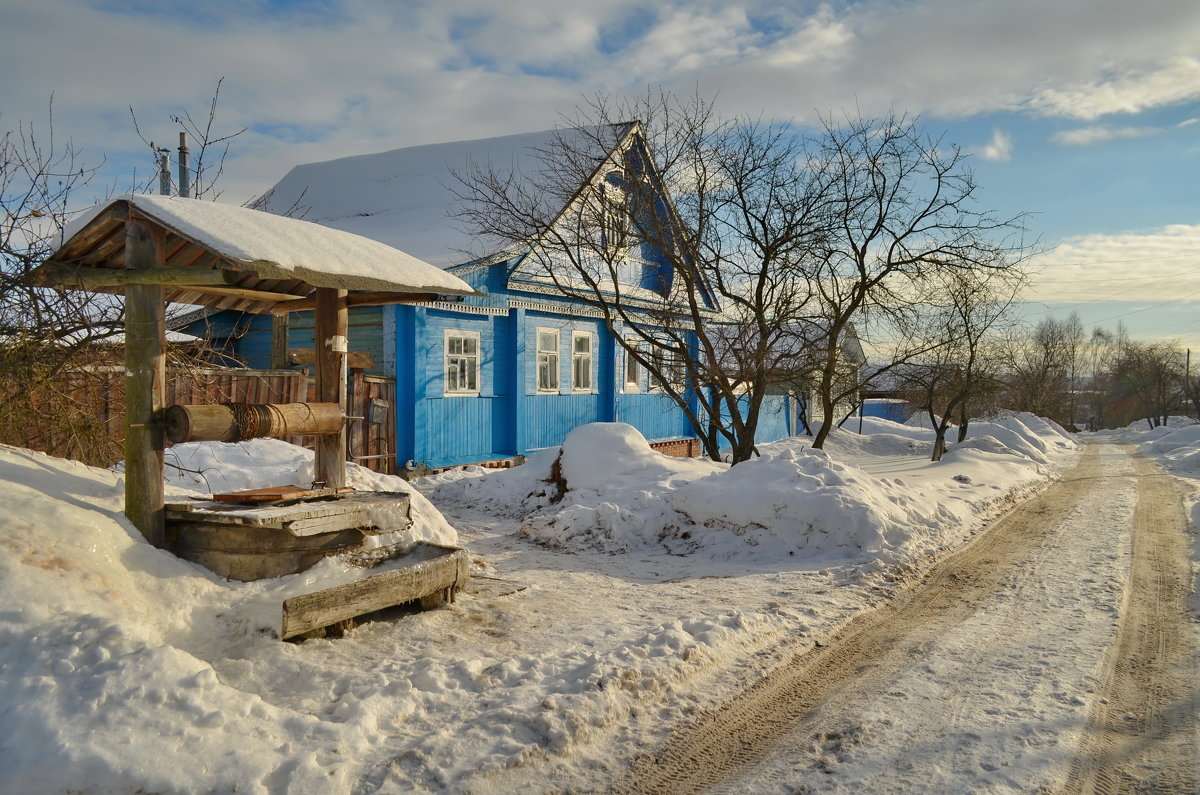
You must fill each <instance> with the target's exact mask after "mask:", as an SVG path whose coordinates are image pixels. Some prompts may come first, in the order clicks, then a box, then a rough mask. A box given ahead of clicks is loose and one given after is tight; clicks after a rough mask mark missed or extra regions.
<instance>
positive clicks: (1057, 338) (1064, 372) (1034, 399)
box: [1005, 318, 1080, 425]
mask: <svg viewBox="0 0 1200 795" xmlns="http://www.w3.org/2000/svg"><path fill="white" fill-rule="evenodd" d="M1079 330H1080V327H1079V325H1078V321H1077V319H1076V321H1075V322H1072V321H1071V320H1069V319H1068V320H1059V319H1057V318H1045V319H1044V320H1042V321H1041V322H1039V323H1038V324H1037V326H1035V327H1034V328H1033V330H1032V331H1031V332H1024V333H1013V334H1010V335H1009V337H1008V340H1007V341H1006V344H1005V356H1006V358H1007V371H1008V374H1007V379H1008V382H1009V398H1008V402H1009V405H1010V406H1011V407H1012V408H1013V409H1015V410H1017V411H1028V412H1030V413H1032V414H1036V415H1038V416H1040V417H1049V418H1051V419H1053V420H1055V421H1056V422H1059V423H1062V424H1063V425H1070V424H1071V416H1070V414H1071V411H1072V399H1073V398H1072V393H1073V389H1074V385H1073V384H1072V372H1073V369H1074V368H1075V367H1076V366H1077V365H1076V364H1075V359H1076V358H1077V356H1078V351H1079V349H1080V339H1079Z"/></svg>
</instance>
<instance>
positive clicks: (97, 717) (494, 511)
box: [0, 415, 1200, 793]
mask: <svg viewBox="0 0 1200 795" xmlns="http://www.w3.org/2000/svg"><path fill="white" fill-rule="evenodd" d="M971 427H972V436H971V438H970V439H968V440H967V442H965V443H964V444H962V445H958V446H956V447H952V449H951V452H950V453H949V454H948V455H947V456H946V459H945V460H943V461H942V462H940V463H937V464H931V463H929V462H928V460H927V457H928V452H929V447H930V438H931V433H930V432H929V431H927V430H924V429H921V428H919V427H910V426H902V425H896V424H894V423H889V422H886V421H880V420H876V421H870V420H868V421H867V424H866V426H865V427H864V431H865V432H866V433H865V434H864V435H858V434H857V433H852V432H850V431H838V432H836V433H835V434H834V435H833V436H832V437H831V438H830V442H829V444H828V445H827V450H826V451H824V452H822V451H812V450H809V449H807V444H808V441H807V440H806V439H804V438H796V439H792V440H789V441H786V442H779V443H775V444H772V445H766V446H764V447H763V449H762V452H763V453H764V455H763V457H762V458H760V459H756V460H754V461H751V462H747V463H745V464H741V465H739V466H737V467H734V468H732V469H731V468H729V467H728V466H726V465H721V464H714V463H711V462H707V461H699V460H679V459H668V458H665V457H663V456H660V455H658V454H657V453H653V452H651V451H650V450H649V448H648V447H646V446H645V443H644V441H643V440H641V439H640V437H638V436H637V434H636V432H635V431H633V430H632V429H631V428H629V427H628V426H623V425H599V426H595V425H594V426H584V427H582V428H580V429H577V431H575V432H574V433H573V434H572V436H571V437H570V438H569V439H568V440H567V442H566V443H565V444H564V446H563V448H562V450H561V451H560V450H558V449H554V450H551V451H546V452H544V453H542V454H540V455H539V456H535V457H534V458H532V459H531V460H530V461H529V462H528V463H527V464H525V465H524V466H522V467H519V468H517V469H514V470H508V471H501V472H495V473H490V474H483V472H482V470H467V471H456V472H453V473H447V474H444V475H441V476H437V477H435V478H430V479H427V480H426V481H425V482H423V483H420V484H417V486H418V488H419V489H420V490H421V491H423V492H424V493H425V494H427V495H428V496H429V497H430V498H431V502H432V505H431V504H429V503H426V502H424V501H423V500H422V499H421V498H420V495H417V496H416V497H415V499H414V506H415V508H414V510H415V512H416V513H415V515H416V516H417V519H418V522H417V525H418V528H419V532H420V533H422V534H424V535H425V536H426V537H429V538H433V539H437V540H442V541H446V540H448V539H449V538H451V537H452V534H453V533H454V530H452V529H450V527H449V526H448V525H447V524H446V522H445V521H444V520H443V519H442V518H441V515H440V514H439V513H438V510H437V509H435V508H434V507H433V505H436V506H437V508H440V509H441V512H442V514H444V515H445V517H446V519H448V520H449V524H450V525H453V526H454V527H455V528H456V529H457V532H458V538H459V541H460V542H461V543H463V544H464V545H465V546H467V547H468V549H469V550H470V552H471V557H472V561H473V565H474V569H475V570H474V574H476V575H477V576H476V578H475V579H474V580H473V582H472V585H471V586H470V588H469V589H468V591H467V593H466V594H464V595H463V596H462V597H461V598H460V599H459V601H458V602H457V603H456V604H455V605H454V606H453V607H451V608H448V609H443V610H437V611H432V612H429V613H424V614H404V613H403V611H393V612H392V613H391V614H389V616H387V617H386V620H378V621H372V622H369V623H365V624H363V625H362V626H360V627H359V628H358V629H357V630H355V631H354V632H352V633H350V635H349V636H348V637H347V638H345V639H342V640H336V641H333V640H310V641H306V642H304V643H301V644H289V643H280V642H279V641H278V640H276V639H275V638H274V637H273V636H272V634H271V631H270V629H269V627H270V626H272V625H273V621H274V619H275V614H274V612H273V611H275V610H277V608H278V602H279V601H280V600H281V599H282V598H285V597H286V596H290V595H292V594H294V593H300V592H304V591H305V590H311V589H314V588H317V587H322V586H323V585H324V584H325V583H327V582H331V581H336V579H337V577H339V576H341V573H340V572H339V571H338V566H337V565H335V564H334V563H333V562H332V561H327V562H325V563H323V564H321V565H320V566H318V567H316V568H314V569H313V570H311V571H310V572H306V573H304V574H301V575H294V576H291V577H284V578H280V579H279V580H273V581H265V582H259V583H234V582H227V581H224V580H222V579H220V578H218V577H216V576H214V575H212V574H211V573H209V572H207V571H206V570H204V569H202V568H199V567H197V566H194V565H192V564H189V563H186V562H183V561H180V560H178V559H176V558H174V557H173V556H171V555H169V554H167V553H164V552H162V551H159V550H155V549H153V548H151V547H149V546H147V545H146V544H145V543H144V542H142V541H141V539H140V537H139V536H138V535H137V533H136V532H135V531H133V530H132V529H131V528H130V526H129V525H128V524H127V523H126V522H125V520H124V519H123V517H122V516H121V515H120V510H121V493H122V492H121V483H120V475H119V474H117V473H113V472H108V471H104V470H97V469H92V468H88V467H85V466H82V465H79V464H75V463H72V462H68V461H63V460H60V459H54V458H49V457H46V456H43V455H40V454H36V453H30V452H28V451H22V450H17V449H14V448H0V493H2V494H3V498H2V501H0V504H3V506H4V509H3V514H2V517H0V523H2V524H0V528H2V530H0V549H2V550H3V555H0V572H2V573H0V600H2V604H3V606H2V607H0V635H2V636H3V640H2V642H0V716H2V720H0V749H2V750H3V754H2V755H0V791H13V792H25V791H30V792H32V791H38V792H62V791H67V790H85V791H98V792H103V791H111V792H128V791H133V790H138V789H142V790H146V791H218V792H225V791H229V792H232V791H239V792H284V791H288V792H322V793H324V792H353V791H375V790H376V789H382V790H383V791H411V790H414V789H415V790H442V789H447V788H448V789H452V790H487V789H495V788H500V787H508V786H515V785H519V784H530V783H536V782H538V781H539V780H544V778H545V777H547V776H548V775H549V773H550V771H559V772H560V773H561V772H562V771H567V772H568V773H575V774H577V775H579V776H580V777H584V776H586V771H587V770H588V769H589V766H590V765H592V764H594V763H596V762H597V761H598V760H602V759H605V758H609V757H611V756H613V755H618V756H622V755H628V754H630V753H632V752H633V751H634V750H635V749H637V748H639V747H644V744H645V743H646V742H650V741H653V740H654V739H655V737H656V736H657V735H656V734H655V732H658V731H661V730H662V728H663V726H664V725H665V724H666V722H667V721H673V720H677V719H678V718H680V717H681V716H683V715H686V714H688V713H689V712H691V711H694V710H696V709H699V708H703V707H705V706H708V705H711V704H712V703H714V702H716V701H719V700H720V699H721V698H722V697H723V696H724V695H727V694H729V693H730V692H733V690H734V689H736V688H737V687H738V686H739V685H744V683H745V681H746V680H747V678H748V677H750V676H753V675H754V674H755V673H756V672H761V670H762V669H763V668H764V667H766V666H768V665H770V663H771V662H772V656H771V654H772V648H773V645H774V644H775V643H777V642H778V640H779V639H780V638H783V637H789V638H794V637H811V638H813V639H814V640H817V639H820V638H822V637H823V636H825V635H826V634H828V633H829V632H831V631H832V630H833V629H834V628H835V627H836V626H838V625H840V624H841V623H842V622H844V621H845V620H846V619H847V618H848V617H850V616H852V615H853V614H855V613H856V612H858V611H861V610H862V609H864V608H866V607H869V606H870V605H872V604H874V603H876V602H878V601H879V600H880V599H882V598H885V597H886V595H887V594H888V593H889V592H890V591H891V590H892V589H894V588H896V587H897V586H898V584H901V583H903V582H905V581H907V580H909V579H911V578H912V577H913V576H915V575H916V574H918V573H919V572H920V571H921V570H922V569H923V568H924V567H925V566H927V565H928V564H929V562H930V561H931V560H932V559H933V558H935V557H936V556H938V555H939V554H941V553H943V552H945V551H947V550H950V549H953V548H956V547H958V546H960V545H961V544H962V543H963V542H964V541H965V540H966V539H968V538H969V537H970V536H971V535H972V534H973V533H975V532H976V531H977V530H978V529H979V527H981V526H982V524H983V522H984V521H985V519H986V518H987V517H989V516H992V515H994V514H996V513H997V512H1000V511H1002V510H1004V508H1005V507H1006V506H1007V505H1009V504H1011V503H1012V501H1013V500H1014V499H1019V498H1020V496H1021V495H1023V494H1025V493H1028V491H1029V490H1030V489H1035V488H1038V487H1039V485H1040V484H1043V483H1045V482H1046V480H1047V478H1050V477H1053V475H1054V473H1055V472H1056V471H1058V470H1059V469H1060V468H1061V467H1063V466H1065V465H1066V464H1068V463H1070V462H1071V461H1073V460H1074V459H1075V457H1076V456H1077V454H1078V451H1077V446H1076V444H1075V442H1074V441H1072V440H1071V439H1069V438H1068V437H1067V435H1066V434H1064V433H1063V432H1062V431H1061V430H1059V429H1057V428H1056V427H1054V426H1052V425H1050V424H1048V423H1045V422H1043V421H1040V420H1036V419H1035V418H1032V417H1030V416H1027V415H1019V416H1018V415H1010V416H1007V417H1005V418H1002V419H999V420H996V421H994V422H992V423H974V424H973V425H972V426H971ZM1184 430H1186V429H1184ZM1182 432H1183V431H1182V430H1177V431H1176V433H1182ZM1196 437H1197V439H1200V434H1197V435H1196ZM1167 438H1168V437H1167V436H1165V435H1161V438H1158V439H1157V440H1156V441H1155V442H1154V443H1155V444H1163V443H1164V442H1163V440H1164V439H1167ZM1191 445H1192V447H1193V449H1195V446H1196V439H1193V441H1192V442H1191ZM1173 449H1174V450H1176V451H1178V450H1180V449H1182V448H1179V447H1176V448H1173ZM176 450H178V451H179V454H180V457H179V460H180V462H181V464H182V465H183V466H184V467H186V468H187V469H189V470H202V471H204V472H205V476H206V478H207V481H205V480H203V479H197V476H195V475H193V474H192V473H190V472H181V473H177V476H176V477H175V481H176V482H175V483H174V484H173V486H172V488H173V489H175V491H176V493H183V492H182V489H183V488H185V487H186V488H193V489H201V490H205V491H208V490H224V489H230V488H244V487H254V486H265V485H278V484H282V483H298V484H304V483H307V482H308V480H310V479H311V456H310V455H309V454H307V453H305V452H304V451H302V450H299V449H298V448H293V447H290V446H289V445H285V444H283V443H280V442H271V441H256V442H251V443H245V444H243V445H237V446H234V445H228V446H227V445H189V446H185V447H182V449H181V448H176ZM560 452H561V455H560ZM1184 455H1185V454H1183V453H1180V454H1179V455H1178V457H1180V458H1183V457H1184ZM556 460H557V461H558V463H557V466H555V461H556ZM218 468H219V471H218ZM555 476H557V477H555ZM352 485H356V486H359V487H364V488H373V489H404V488H408V487H407V486H406V484H404V483H403V482H402V481H400V480H399V479H395V478H387V477H384V476H379V475H374V474H372V473H367V472H365V471H361V470H356V471H355V472H354V476H353V478H352Z"/></svg>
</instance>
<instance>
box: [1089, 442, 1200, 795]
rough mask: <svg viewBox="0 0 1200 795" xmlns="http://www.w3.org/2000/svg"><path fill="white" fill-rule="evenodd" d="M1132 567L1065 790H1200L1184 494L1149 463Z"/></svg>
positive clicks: (1142, 480)
mask: <svg viewBox="0 0 1200 795" xmlns="http://www.w3.org/2000/svg"><path fill="white" fill-rule="evenodd" d="M1134 466H1135V468H1136V473H1137V486H1138V510H1137V513H1135V514H1134V540H1133V568H1132V571H1131V576H1130V580H1129V585H1128V587H1127V589H1126V593H1125V604H1124V606H1123V609H1122V611H1121V623H1120V627H1119V629H1118V632H1117V638H1116V641H1115V642H1114V643H1113V644H1112V646H1111V647H1110V649H1109V653H1108V655H1106V657H1105V661H1104V669H1103V674H1102V683H1103V686H1102V688H1101V690H1100V699H1098V700H1097V702H1096V703H1095V705H1094V707H1093V709H1092V713H1091V715H1090V717H1089V720H1088V724H1087V731H1086V734H1085V735H1084V738H1083V742H1082V747H1081V752H1080V753H1079V755H1078V756H1077V757H1076V759H1075V762H1074V764H1072V766H1071V776H1070V779H1069V780H1068V782H1067V786H1066V791H1067V792H1072V793H1074V792H1085V793H1086V792H1096V793H1117V792H1179V793H1185V792H1189V793H1194V792H1197V791H1198V790H1200V786H1198V784H1200V782H1198V781H1197V778H1196V760H1197V757H1198V756H1200V746H1198V745H1197V741H1196V737H1197V734H1196V731H1197V727H1196V716H1197V712H1198V711H1200V698H1198V697H1197V688H1200V678H1198V677H1197V672H1196V669H1195V666H1194V659H1195V658H1194V650H1193V649H1191V647H1190V643H1189V640H1190V638H1189V634H1188V616H1187V614H1186V613H1185V611H1184V607H1185V603H1186V600H1187V598H1188V595H1189V593H1190V591H1191V580H1192V574H1191V567H1190V566H1189V565H1188V552H1189V550H1188V543H1187V541H1188V538H1187V534H1186V532H1185V529H1184V528H1185V519H1184V514H1183V503H1182V498H1183V496H1184V494H1185V491H1186V490H1185V489H1183V488H1181V486H1180V484H1179V482H1178V481H1177V480H1175V479H1174V478H1172V477H1170V476H1169V475H1164V474H1163V473H1162V472H1161V470H1159V469H1158V467H1156V466H1154V465H1153V464H1151V463H1150V462H1148V461H1146V460H1145V459H1137V460H1135V462H1134Z"/></svg>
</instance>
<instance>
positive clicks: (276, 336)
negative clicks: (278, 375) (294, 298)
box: [271, 315, 288, 370]
mask: <svg viewBox="0 0 1200 795" xmlns="http://www.w3.org/2000/svg"><path fill="white" fill-rule="evenodd" d="M287 366H288V316H287V315H275V316H274V317H272V318H271V367H272V368H274V369H276V370H282V369H284V368H285V367H287Z"/></svg>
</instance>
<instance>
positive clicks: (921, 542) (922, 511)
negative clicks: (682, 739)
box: [432, 415, 1075, 562]
mask: <svg viewBox="0 0 1200 795" xmlns="http://www.w3.org/2000/svg"><path fill="white" fill-rule="evenodd" d="M1030 424H1032V425H1037V430H1034V429H1031V428H1030V427H1029V425H1027V424H1026V423H1025V418H1022V417H1018V416H1016V415H1012V416H1007V417H1002V418H998V419H997V420H996V421H994V422H989V423H978V424H972V428H976V427H977V425H978V426H979V427H980V429H981V430H980V433H986V434H987V435H985V436H984V435H981V436H980V437H979V440H978V441H976V442H975V443H974V445H973V446H965V447H964V448H963V452H962V453H960V454H958V455H956V456H950V457H948V460H947V461H944V462H941V463H940V464H938V465H930V467H928V469H929V471H930V472H931V473H936V474H934V475H931V478H932V480H933V481H935V482H936V483H928V484H923V485H922V484H914V483H912V482H906V480H905V479H902V478H895V479H890V478H887V477H876V476H875V475H873V474H871V473H868V472H866V471H864V470H861V469H858V468H855V467H851V466H847V465H846V464H843V463H840V462H839V461H838V460H837V459H836V457H831V455H830V454H829V453H827V452H824V451H820V450H812V449H808V445H809V443H810V440H808V439H807V438H801V437H797V438H792V439H786V440H782V441H780V442H775V443H772V444H769V445H763V446H762V447H761V448H760V450H761V452H762V453H763V456H762V457H760V458H757V459H753V460H751V461H747V462H744V463H742V464H739V465H737V466H735V467H732V468H730V467H728V466H726V465H723V464H717V463H713V462H710V461H707V460H695V459H676V458H669V457H667V456H664V455H661V454H659V453H657V452H655V451H653V450H651V449H650V447H649V445H648V444H647V443H646V440H645V439H644V438H643V437H642V435H641V434H640V433H638V431H637V430H636V429H634V428H633V427H632V426H629V425H626V424H623V423H596V424H591V425H585V426H581V427H579V428H576V429H575V430H574V431H572V432H571V434H570V435H568V436H567V438H566V440H565V441H564V442H563V445H562V447H561V448H553V449H550V450H546V451H543V452H541V453H539V454H538V455H537V456H535V457H533V458H531V459H530V460H529V461H528V462H527V463H526V464H524V465H522V466H520V467H517V468H516V469H513V470H509V471H506V472H498V473H495V474H489V475H487V476H484V477H479V478H474V479H457V480H454V481H450V482H443V483H441V484H439V485H438V486H437V487H436V489H435V490H434V491H433V495H432V496H433V499H434V500H435V501H436V502H438V503H439V504H443V503H445V504H451V505H471V506H474V507H475V508H476V509H478V508H481V507H482V508H484V509H486V510H494V511H497V512H500V513H502V514H503V515H506V516H511V517H514V518H520V519H521V526H520V533H521V534H522V535H523V536H524V537H526V538H529V539H532V540H534V541H537V542H538V543H540V544H543V545H545V546H548V547H551V548H555V549H564V550H576V551H582V550H594V551H603V552H608V553H624V552H631V551H635V550H637V551H658V552H668V553H671V554H677V555H681V554H686V555H701V556H704V557H706V558H709V559H718V558H719V559H724V560H730V559H737V558H742V559H746V560H780V559H787V558H797V557H798V558H799V559H804V560H822V561H831V560H851V559H861V558H863V557H869V558H872V559H878V560H884V561H889V562H891V561H896V560H899V559H901V558H903V557H905V556H909V555H913V554H920V553H921V552H922V551H927V550H928V549H929V548H930V545H931V544H933V545H936V544H937V543H939V540H938V539H937V537H938V535H939V533H938V532H934V533H932V534H931V533H930V532H929V528H931V527H933V528H935V530H936V529H937V528H949V527H950V526H951V525H955V524H959V523H963V522H966V523H967V524H968V525H970V524H971V523H972V520H971V519H970V511H971V510H979V509H980V508H981V506H983V505H986V504H988V502H989V500H991V499H993V498H994V497H995V494H994V493H990V492H991V491H993V489H992V487H993V486H995V488H996V489H1000V488H1003V490H1007V489H1010V488H1012V487H1013V486H1014V485H1015V484H1018V483H1022V482H1035V481H1038V480H1040V479H1041V478H1042V476H1043V474H1044V473H1043V469H1042V467H1041V465H1044V464H1046V463H1048V462H1049V461H1050V459H1051V458H1052V457H1053V456H1054V455H1055V454H1056V452H1062V451H1064V450H1066V449H1069V448H1073V447H1074V446H1075V444H1074V442H1072V441H1069V440H1067V439H1065V438H1064V437H1061V436H1059V435H1058V434H1057V432H1056V431H1055V430H1054V429H1053V428H1050V427H1049V426H1045V425H1040V424H1037V423H1032V422H1031V423H1030ZM864 427H866V424H864ZM870 427H871V428H873V429H887V430H889V431H896V432H895V433H876V434H872V435H869V436H868V435H859V434H856V433H853V432H851V431H848V430H845V429H836V430H835V431H834V432H833V433H832V434H831V435H830V437H829V442H828V445H827V447H828V448H829V450H830V451H833V452H834V453H835V456H841V455H844V454H846V453H852V454H857V455H864V454H867V453H868V451H869V454H870V455H872V456H874V457H876V458H880V457H896V458H899V457H904V458H905V459H909V460H910V459H911V458H912V456H914V454H916V455H921V456H926V455H928V454H929V450H930V445H931V440H932V435H933V434H932V431H929V430H925V429H920V428H914V427H909V426H904V425H899V424H897V423H893V422H889V421H887V420H879V419H875V420H872V421H871V422H870ZM1041 434H1047V435H1049V436H1050V437H1052V439H1051V440H1046V439H1043V438H1042V436H1041ZM1002 440H1005V441H1007V442H1008V444H1004V441H1002ZM971 449H973V451H974V454H973V455H968V454H966V451H967V450H971ZM998 458H1002V460H1004V461H1005V462H1006V463H1005V464H1004V465H1003V466H995V467H992V466H990V463H991V462H992V460H994V459H998ZM968 472H970V473H972V474H968ZM946 479H956V480H955V482H956V483H957V484H960V485H961V486H962V487H963V488H967V489H968V490H970V491H973V492H976V493H975V495H974V498H973V499H968V498H966V497H965V496H963V497H958V495H956V496H955V498H954V499H951V500H950V501H949V504H948V505H946V504H942V503H941V502H940V501H939V500H938V499H937V498H934V497H933V493H934V492H935V491H936V489H937V488H944V485H943V484H944V482H945V480H946ZM997 483H999V484H1003V485H1002V487H1001V486H999V485H996V484H997Z"/></svg>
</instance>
